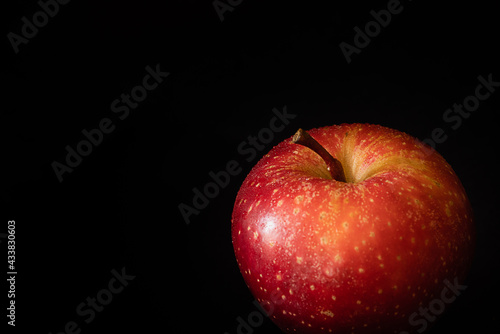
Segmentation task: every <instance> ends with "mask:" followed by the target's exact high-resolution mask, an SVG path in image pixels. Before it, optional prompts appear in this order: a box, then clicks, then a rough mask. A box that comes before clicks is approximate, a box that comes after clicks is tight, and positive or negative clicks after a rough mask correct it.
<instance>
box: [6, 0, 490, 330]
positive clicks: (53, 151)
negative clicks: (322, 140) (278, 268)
mask: <svg viewBox="0 0 500 334" xmlns="http://www.w3.org/2000/svg"><path fill="white" fill-rule="evenodd" d="M4 6H7V4H4ZM402 6H403V11H402V12H401V13H400V14H398V15H394V16H393V17H392V20H391V22H390V24H389V25H388V26H387V27H386V28H382V30H381V32H380V33H379V35H378V36H376V37H373V38H372V40H371V42H370V44H369V45H368V46H367V47H366V48H364V49H362V51H361V53H359V54H354V55H353V56H352V62H351V63H350V64H348V63H347V62H346V59H345V58H344V56H343V54H342V52H341V50H340V48H339V44H340V43H341V42H343V41H344V42H347V43H349V44H353V38H354V34H355V32H354V30H353V28H354V27H355V26H358V27H360V28H361V29H363V27H364V25H365V24H366V23H367V22H369V21H371V20H373V18H372V17H371V15H370V11H371V10H376V11H379V10H381V9H385V8H387V1H376V2H375V1H372V2H370V3H369V4H364V3H359V2H356V3H350V2H345V1H344V2H339V3H336V4H335V5H329V6H327V5H325V3H306V2H296V3H290V2H285V1H279V2H273V4H272V5H270V4H269V3H267V2H252V1H242V2H241V4H239V5H238V6H235V7H234V10H233V11H232V12H231V11H228V12H225V13H224V21H222V22H221V20H220V19H219V17H218V15H217V13H216V11H215V9H214V7H213V3H212V1H194V0H188V1H180V0H177V1H166V2H161V3H160V2H158V1H156V2H155V1H142V2H138V1H134V2H123V1H122V2H120V1H107V2H105V3H102V2H99V1H85V2H84V1H71V2H70V3H68V4H66V5H61V6H60V9H59V13H58V14H57V15H56V16H55V17H53V18H51V19H50V20H49V22H48V24H47V25H46V26H44V27H42V28H40V29H39V32H38V34H37V35H36V36H35V37H34V38H32V39H30V41H29V42H28V43H27V44H23V45H20V47H19V49H20V51H19V53H17V54H16V53H14V51H13V48H12V46H11V44H10V42H9V40H8V39H7V37H6V36H7V34H8V33H9V32H14V33H17V34H20V31H21V26H22V21H21V18H22V17H23V16H26V17H28V18H29V19H30V21H31V18H32V15H33V14H34V13H35V12H37V11H39V10H40V8H39V5H38V4H37V3H36V2H35V1H33V0H30V1H16V3H15V4H12V3H9V4H8V7H9V8H6V9H5V10H3V12H4V16H5V17H4V22H5V23H6V24H5V25H4V36H5V38H4V42H3V46H4V51H3V53H4V54H5V55H6V57H5V58H7V61H5V62H4V67H3V71H4V72H5V73H4V74H3V75H2V77H3V78H5V84H6V87H4V92H5V96H4V98H3V99H2V100H3V102H4V103H3V106H2V108H1V119H0V124H1V126H2V129H1V136H2V138H1V141H0V145H1V147H0V149H1V154H2V157H3V159H2V168H3V172H2V175H1V182H2V183H1V187H0V195H1V198H0V200H1V204H0V205H1V213H2V225H1V226H2V227H0V232H6V230H7V220H9V219H15V220H16V225H17V230H16V231H17V244H16V246H17V257H16V266H17V270H18V276H17V282H16V288H17V294H16V303H17V318H16V320H17V326H16V331H19V332H22V331H23V330H24V331H25V330H27V329H36V330H37V332H40V333H49V332H52V333H59V332H61V331H63V329H64V326H65V324H66V323H67V322H69V321H75V322H77V323H78V324H79V325H80V328H81V333H104V332H115V333H124V332H125V333H128V332H134V331H139V332H142V333H148V332H149V331H150V330H151V331H152V330H157V331H158V330H161V331H163V332H171V331H175V332H176V333H205V332H209V331H210V332H211V333H212V332H213V333H221V334H222V333H224V332H228V333H236V327H237V322H236V318H237V317H238V316H241V317H243V318H246V316H247V315H248V314H249V313H250V312H252V311H254V310H255V307H254V306H253V305H252V302H253V298H252V296H251V294H250V292H249V291H248V289H247V287H246V286H245V284H244V282H243V279H242V277H241V275H240V273H239V270H238V267H237V264H236V261H235V259H234V255H233V251H232V244H231V238H230V217H231V212H232V206H233V203H234V198H235V196H236V193H237V191H238V188H239V186H240V185H241V183H242V181H243V180H244V177H245V175H246V174H247V173H248V172H249V171H250V169H251V167H252V166H253V165H254V164H255V163H256V162H257V161H258V159H259V158H260V157H261V156H262V155H264V154H265V153H266V152H267V151H269V150H270V149H271V148H272V146H274V145H276V144H278V143H279V142H280V141H282V140H284V139H285V138H288V137H290V136H291V135H293V133H294V132H295V131H296V130H297V129H298V128H299V127H302V128H305V129H309V128H312V127H318V126H326V125H332V124H341V123H351V122H362V123H364V122H367V123H376V124H381V125H385V126H388V127H392V128H396V129H398V130H401V131H404V132H407V133H409V134H411V135H413V136H415V137H417V138H419V139H425V138H429V137H430V135H431V133H432V131H433V130H434V129H435V128H442V129H443V130H444V131H445V133H446V135H447V136H448V137H447V140H446V141H445V142H444V143H442V144H438V145H437V147H436V148H437V150H438V151H439V152H440V153H441V154H442V155H443V156H444V158H445V159H446V160H447V161H448V162H449V163H450V164H451V165H452V166H453V168H454V169H455V171H456V173H457V175H458V176H459V178H460V179H461V180H462V183H463V184H464V186H465V188H466V191H467V193H468V195H469V197H470V201H471V203H472V206H473V209H474V213H475V217H476V222H477V229H478V240H477V250H476V256H475V262H474V266H473V268H472V271H471V274H470V277H469V281H468V282H467V285H468V288H467V290H466V291H465V292H464V293H463V295H462V296H460V298H458V299H457V301H456V302H455V303H454V304H453V305H451V306H450V307H448V311H447V312H446V314H445V315H444V316H443V318H442V319H441V320H439V321H438V322H437V323H436V325H435V327H434V328H432V330H430V331H429V333H430V332H432V333H443V332H451V331H453V330H455V331H456V330H470V331H475V332H488V333H490V332H497V331H498V329H499V327H500V325H499V323H498V320H499V316H498V314H499V311H500V307H499V306H498V305H499V302H498V301H499V300H500V299H499V297H500V296H499V293H498V284H497V282H498V277H499V276H498V274H497V272H498V269H499V265H498V262H499V260H498V256H499V255H500V254H499V253H500V252H499V242H498V240H497V239H498V237H499V236H500V233H499V228H498V219H496V216H495V215H494V213H493V209H494V208H495V207H496V206H497V199H498V195H497V191H496V189H497V187H498V186H499V184H498V176H497V174H498V163H497V161H496V160H497V158H498V154H497V153H498V149H497V144H498V143H497V140H496V138H497V137H496V135H497V132H498V130H497V124H498V121H497V118H496V116H497V115H496V114H497V111H498V107H499V94H500V92H499V91H498V90H500V89H497V92H495V93H494V94H492V95H491V97H490V98H489V99H487V100H486V101H484V102H481V104H480V107H479V108H478V109H477V110H476V111H475V112H473V113H472V115H471V116H470V118H468V119H464V120H463V122H462V124H461V126H460V127H459V128H457V129H456V130H455V129H452V128H451V126H450V125H451V124H450V123H446V122H444V121H443V113H444V112H445V110H446V109H448V108H450V107H452V105H453V104H454V103H462V102H463V100H464V98H465V97H467V96H469V95H473V94H474V91H475V88H476V86H477V84H478V83H479V82H478V79H477V78H478V76H479V75H482V76H483V77H485V78H487V77H488V75H489V74H490V73H491V74H492V76H493V79H494V80H495V81H500V68H499V67H498V65H497V64H498V59H499V57H498V56H499V53H498V52H497V50H496V47H497V45H498V33H499V32H500V31H499V26H498V14H497V13H498V11H496V10H495V9H494V8H493V5H490V4H477V3H474V5H473V4H472V3H469V2H454V3H451V2H450V3H449V4H441V5H440V6H441V7H437V6H436V4H435V3H430V2H424V1H413V2H410V1H402ZM157 64H159V67H160V69H161V70H162V71H165V72H169V73H170V75H169V76H168V78H166V79H165V80H164V82H163V83H161V84H160V85H159V86H158V87H157V88H156V89H155V90H153V91H151V92H149V93H148V96H147V98H146V100H145V101H143V102H141V103H140V105H139V107H137V108H136V109H134V110H131V112H130V115H129V116H128V117H127V118H126V119H124V120H119V119H118V118H117V114H114V113H113V112H112V111H111V109H110V104H111V102H112V101H113V100H115V99H116V98H119V97H120V94H122V93H129V92H130V90H131V89H132V88H133V87H135V86H136V85H139V84H141V83H142V78H143V77H144V75H146V73H147V72H146V70H145V67H146V66H148V65H149V66H151V67H152V68H155V67H156V65H157ZM4 86H5V85H4ZM5 102H7V103H5ZM284 106H286V108H287V111H288V112H289V113H291V114H294V115H297V116H296V118H295V119H293V120H291V121H290V124H289V125H287V127H286V128H285V129H284V130H283V131H282V132H280V133H276V134H275V136H274V138H273V140H272V142H271V143H269V144H266V147H265V149H264V150H262V151H261V152H259V155H258V157H256V158H255V159H254V160H252V161H250V162H248V161H246V160H245V158H246V157H245V156H242V155H241V154H240V153H238V150H237V148H238V145H240V143H242V142H244V141H245V140H247V137H248V136H250V135H257V134H258V132H259V131H260V130H261V129H262V128H265V127H268V126H269V120H270V119H271V118H272V117H273V115H274V114H273V113H272V109H273V108H277V109H278V110H282V109H283V107H284ZM103 118H110V119H111V120H112V121H113V124H114V125H115V126H116V128H115V130H114V131H113V132H112V133H110V134H108V135H105V137H104V140H103V142H102V143H101V144H100V145H99V146H98V147H94V148H93V152H92V153H91V154H90V155H89V156H87V157H84V158H83V161H82V163H81V164H80V165H79V166H78V167H76V168H75V169H74V171H73V172H72V173H66V174H64V181H63V182H62V183H60V182H59V181H58V179H57V177H56V175H55V173H54V171H53V169H52V167H51V164H52V162H53V161H59V162H64V159H65V155H66V150H65V146H66V145H70V146H71V147H73V148H75V147H76V145H77V143H78V142H79V141H81V140H82V139H84V137H83V135H82V133H81V131H82V130H83V129H87V130H90V129H93V128H96V127H97V125H98V124H99V121H100V120H101V119H103ZM230 160H236V161H238V163H239V164H240V166H241V167H242V172H241V173H240V174H239V175H237V176H234V177H232V178H231V182H230V184H229V185H228V186H227V187H226V188H224V189H222V190H221V191H220V194H219V196H217V197H216V198H214V199H212V200H211V201H210V204H209V205H208V206H207V208H206V209H203V210H201V212H200V214H199V215H197V216H192V217H191V218H192V219H191V223H190V224H189V225H186V223H185V222H184V220H183V218H182V216H181V214H180V213H179V210H178V205H179V204H180V203H185V204H191V201H192V198H193V192H192V189H193V188H194V187H197V188H199V189H201V188H202V187H203V186H204V185H205V184H206V183H207V182H209V181H210V177H209V174H208V173H209V172H210V171H213V172H217V171H220V170H223V169H224V168H225V166H226V163H227V162H228V161H230ZM2 246H5V240H3V242H2ZM2 249H5V248H4V247H2ZM2 258H3V256H2ZM5 258H6V250H5ZM123 267H125V268H126V272H127V274H129V275H134V276H135V279H134V280H133V281H131V283H130V284H129V286H127V287H126V288H125V289H124V290H123V292H121V293H120V294H118V295H115V296H114V297H113V301H112V302H111V303H110V304H109V305H107V306H105V309H104V310H103V311H102V312H100V313H97V316H96V318H95V320H94V321H92V322H91V323H89V324H86V323H85V322H84V321H83V318H82V317H80V316H78V315H77V313H76V307H77V305H79V304H80V303H82V302H84V301H85V300H86V298H87V297H95V296H96V294H97V293H98V291H100V290H101V289H103V288H106V287H107V285H108V282H109V280H110V279H111V277H112V274H111V270H112V269H116V270H117V271H121V268H123ZM4 271H5V272H6V271H7V270H4ZM4 291H5V292H0V295H2V296H4V297H2V300H3V301H2V303H3V304H2V305H5V307H6V305H7V298H6V291H7V287H6V286H5V290H4ZM2 309H5V308H4V306H2ZM3 312H6V311H3ZM2 319H4V320H2V322H5V323H6V322H7V319H6V317H5V316H2ZM2 325H3V324H2ZM255 333H279V329H277V327H275V326H274V325H273V324H272V322H271V321H270V320H266V321H265V323H264V325H262V326H261V327H259V328H256V329H255Z"/></svg>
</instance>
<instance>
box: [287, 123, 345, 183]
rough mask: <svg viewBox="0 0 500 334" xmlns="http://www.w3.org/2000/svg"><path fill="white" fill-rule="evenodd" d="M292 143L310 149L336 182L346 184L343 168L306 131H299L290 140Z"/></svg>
mask: <svg viewBox="0 0 500 334" xmlns="http://www.w3.org/2000/svg"><path fill="white" fill-rule="evenodd" d="M292 143H294V144H299V145H302V146H305V147H307V148H310V149H311V150H313V151H314V152H316V153H317V154H318V155H319V156H320V157H321V158H322V159H323V160H324V161H325V163H326V168H327V169H328V171H329V172H330V175H331V176H332V178H333V179H334V180H336V181H340V182H346V178H345V174H344V168H343V167H342V164H341V163H340V161H338V160H337V159H335V158H334V157H332V155H331V154H330V153H328V151H327V150H326V149H325V148H324V147H323V146H321V144H320V143H318V142H317V141H316V139H314V138H313V137H311V135H310V134H309V133H307V131H304V130H302V129H299V130H298V131H297V132H296V133H295V134H294V135H293V138H292Z"/></svg>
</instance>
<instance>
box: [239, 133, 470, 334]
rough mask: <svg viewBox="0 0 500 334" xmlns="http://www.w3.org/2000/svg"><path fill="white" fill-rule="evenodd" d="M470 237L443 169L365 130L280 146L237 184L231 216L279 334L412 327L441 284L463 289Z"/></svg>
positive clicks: (456, 188)
mask: <svg viewBox="0 0 500 334" xmlns="http://www.w3.org/2000/svg"><path fill="white" fill-rule="evenodd" d="M308 133H309V135H310V136H308V135H307V134H308ZM474 235H475V233H474V223H473V217H472V210H471V206H470V204H469V201H468V198H467V196H466V193H465V191H464V188H463V186H462V184H461V183H460V180H459V179H458V177H457V176H456V174H455V173H454V171H453V169H452V168H451V167H450V165H449V164H448V163H447V162H446V161H445V160H444V159H443V158H442V157H441V156H440V155H439V154H438V153H437V152H436V151H435V150H432V149H430V148H429V147H428V146H426V145H425V144H422V143H421V142H420V141H418V140H417V139H415V138H413V137H411V136H409V135H407V134H405V133H402V132H399V131H397V130H393V129H389V128H386V127H382V126H378V125H369V124H342V125H339V126H328V127H323V128H317V129H312V130H309V131H308V132H305V131H299V132H298V133H297V134H296V135H295V136H294V138H293V139H291V140H290V139H288V140H285V141H283V142H282V143H280V144H279V145H277V146H276V147H274V148H273V149H272V150H271V151H270V152H269V153H268V154H267V155H265V156H264V157H263V158H262V159H261V160H260V161H259V162H258V163H257V165H256V166H255V167H254V168H253V169H252V171H251V172H250V173H249V175H248V176H247V177H246V179H245V181H244V182H243V184H242V186H241V188H240V190H239V192H238V195H237V198H236V201H235V205H234V211H233V215H232V239H233V246H234V251H235V255H236V259H237V262H238V265H239V267H240V271H241V273H242V275H243V277H244V279H245V282H246V283H247V285H248V287H249V289H250V290H251V292H252V294H253V295H254V297H255V298H256V299H257V300H258V301H259V302H260V303H261V304H262V305H263V307H264V309H267V310H269V309H271V310H272V314H271V319H272V320H273V321H274V322H275V323H276V324H277V325H278V326H279V327H280V328H281V329H282V330H283V331H285V332H287V333H329V332H330V333H351V332H353V333H374V332H381V333H399V331H412V330H415V329H416V328H415V327H412V326H411V324H410V323H409V317H410V315H411V314H414V313H415V312H418V310H419V309H420V310H422V307H426V306H428V305H429V303H430V302H431V301H432V300H435V299H436V298H438V299H439V298H441V296H440V294H443V288H444V287H445V284H444V283H443V282H444V281H446V282H448V283H449V282H455V284H456V282H464V280H465V276H466V273H467V270H468V268H469V266H470V263H471V258H472V253H473V247H474ZM449 293H451V292H449ZM448 297H449V296H448ZM443 298H444V297H443ZM271 304H272V305H271Z"/></svg>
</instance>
